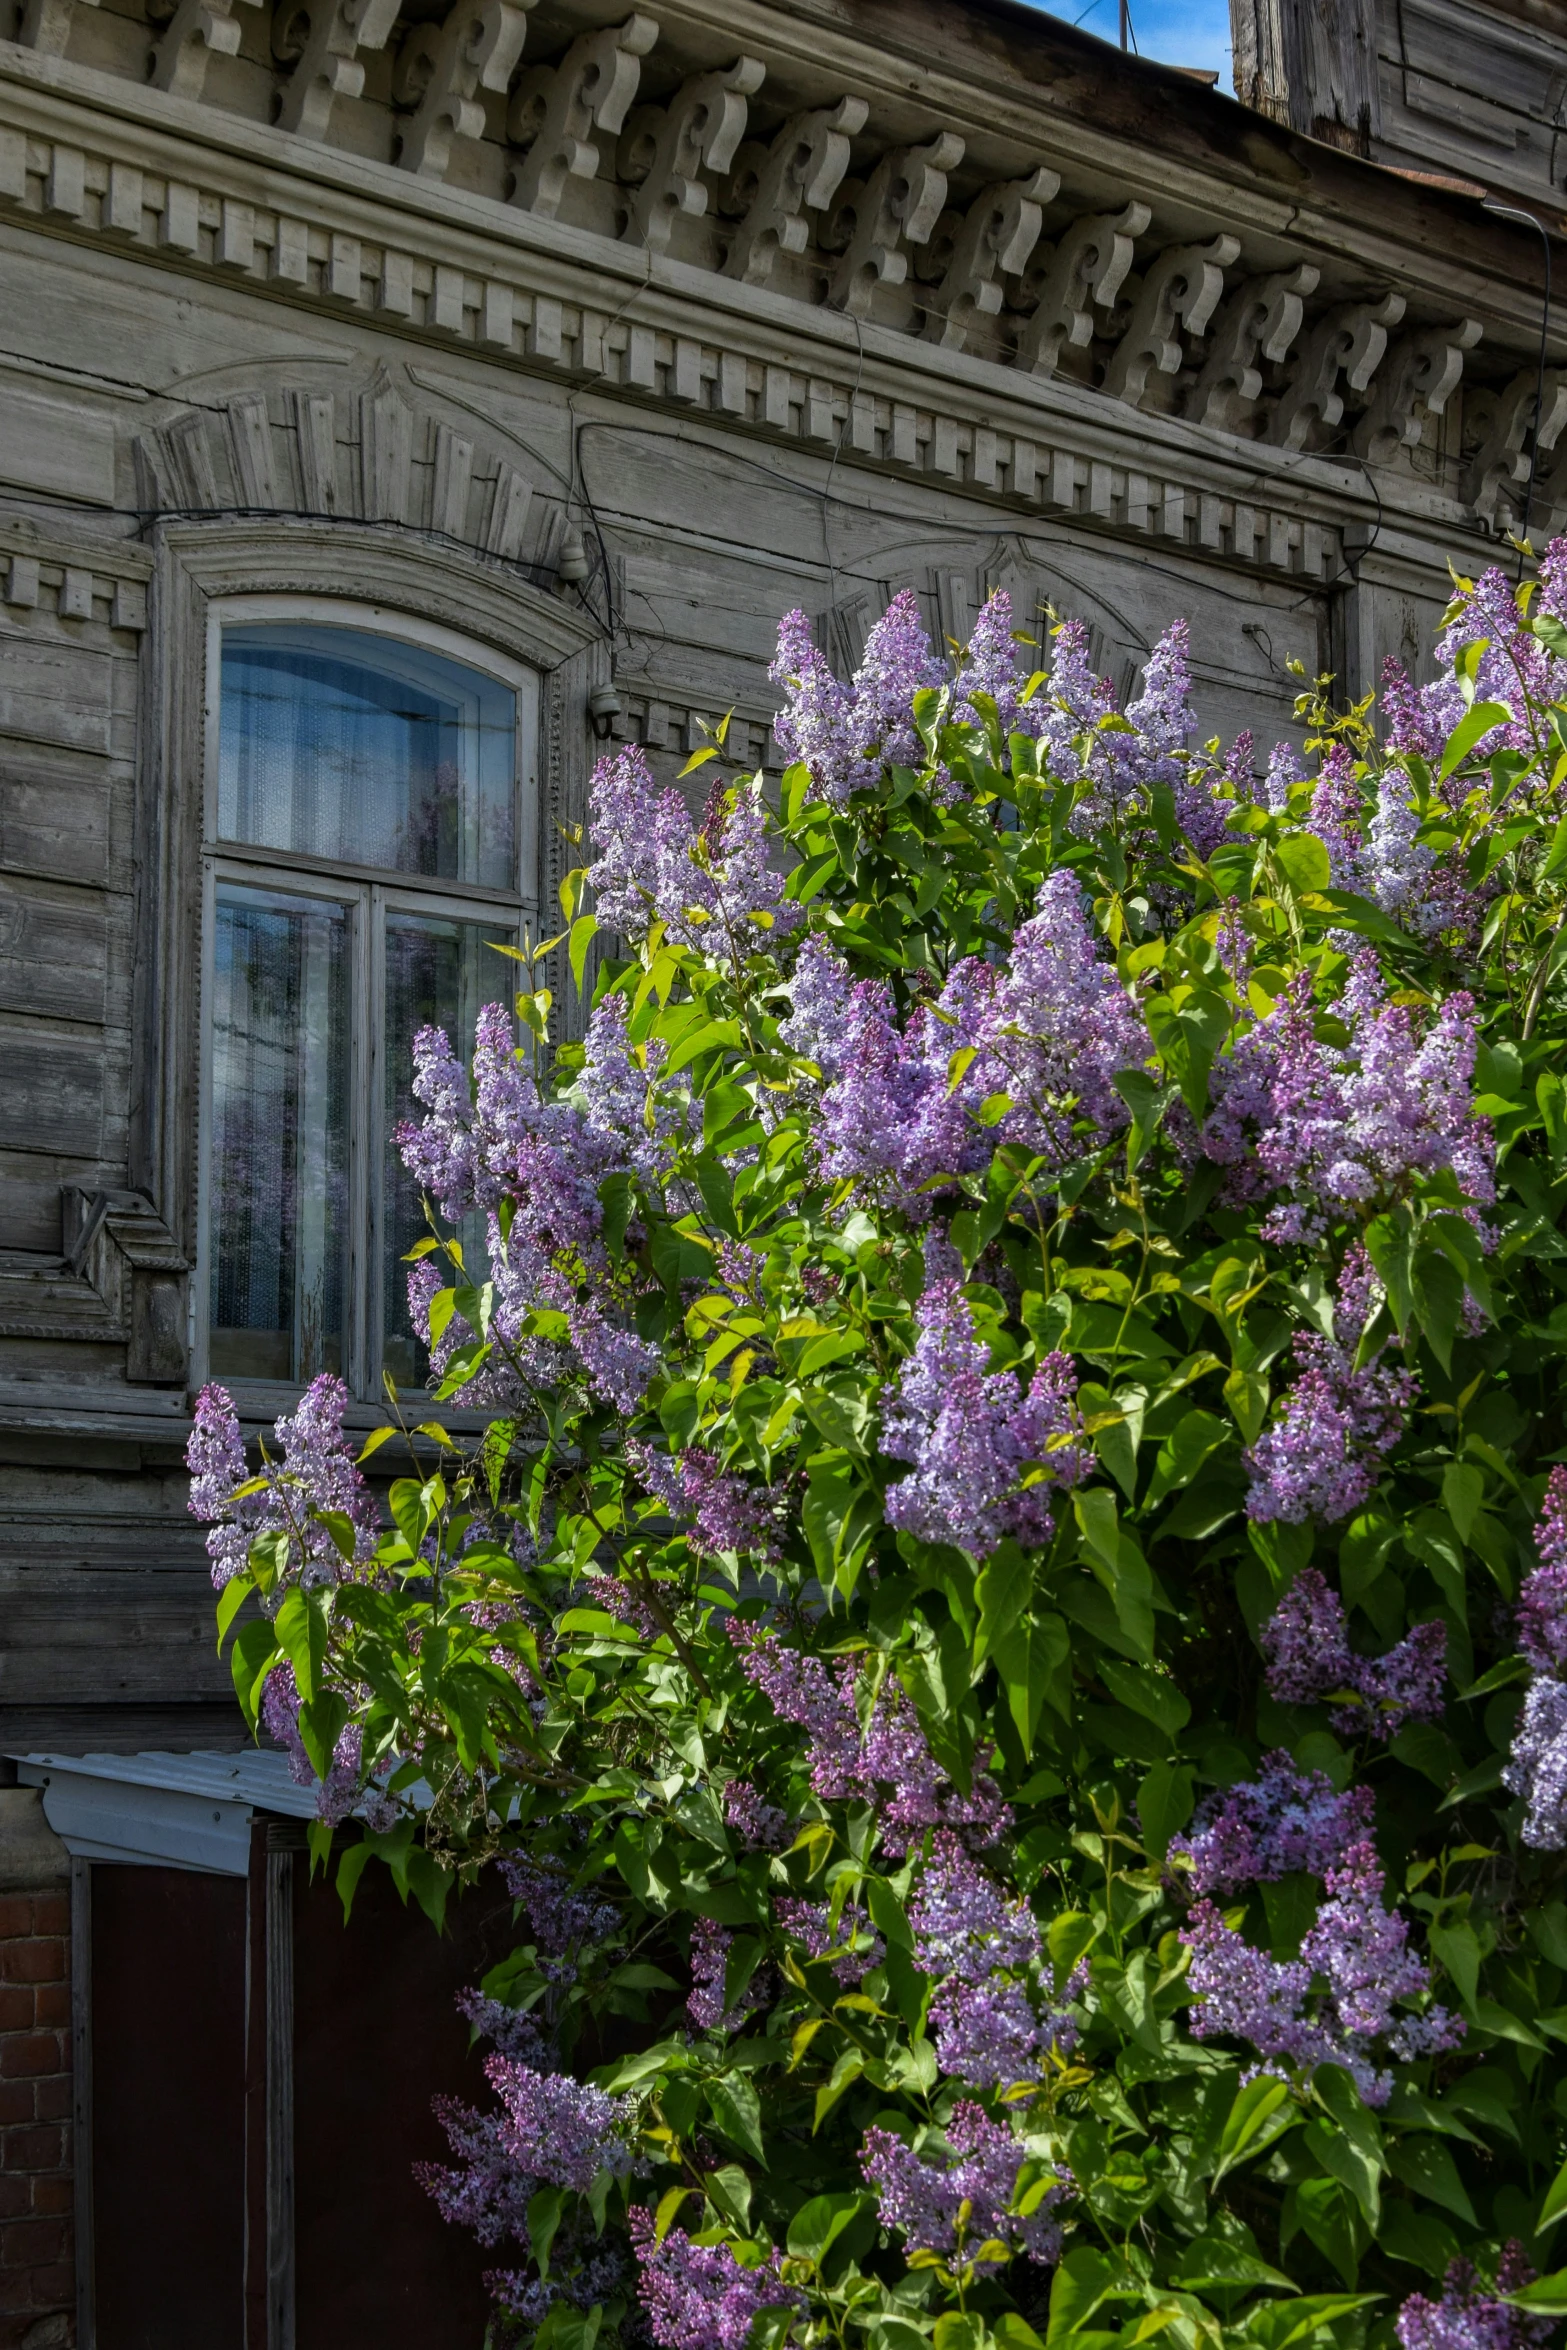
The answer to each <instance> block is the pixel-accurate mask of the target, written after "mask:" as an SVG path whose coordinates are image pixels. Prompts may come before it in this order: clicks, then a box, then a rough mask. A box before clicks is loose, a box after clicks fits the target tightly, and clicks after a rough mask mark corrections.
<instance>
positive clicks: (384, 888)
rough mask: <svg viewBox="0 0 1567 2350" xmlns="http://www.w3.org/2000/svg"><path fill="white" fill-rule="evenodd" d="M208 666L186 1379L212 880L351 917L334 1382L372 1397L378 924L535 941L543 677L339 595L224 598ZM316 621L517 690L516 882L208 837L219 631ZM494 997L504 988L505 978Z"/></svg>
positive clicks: (425, 625) (381, 1121)
mask: <svg viewBox="0 0 1567 2350" xmlns="http://www.w3.org/2000/svg"><path fill="white" fill-rule="evenodd" d="M206 617H207V627H206V669H205V688H204V696H203V705H202V744H203V759H202V769H203V782H202V793H201V805H202V892H201V905H202V913H201V963H200V971H201V1003H202V1019H201V1074H200V1103H199V1113H198V1120H197V1125H198V1159H197V1177H196V1211H197V1245H196V1267H195V1279H194V1281H193V1282H192V1284H191V1297H190V1319H191V1330H190V1343H191V1360H192V1370H193V1374H194V1384H196V1385H200V1384H202V1383H204V1382H205V1380H206V1379H207V1378H208V1377H209V1376H210V1367H209V1366H210V1339H209V1328H208V1324H209V1315H210V1310H211V1280H212V1231H211V1149H212V1082H213V1037H212V1004H213V957H214V950H215V940H216V900H217V892H218V888H219V886H220V885H221V884H225V883H227V884H230V885H238V886H240V887H247V886H248V887H251V888H257V889H274V890H282V891H286V892H288V893H289V894H290V895H293V896H296V897H317V898H321V899H325V900H328V901H330V902H331V903H334V904H337V905H342V906H345V907H346V908H347V909H348V918H349V924H350V937H349V973H350V977H349V986H350V991H351V1010H350V1017H349V1034H350V1051H351V1062H350V1070H349V1087H350V1100H351V1102H352V1104H353V1109H352V1113H351V1123H350V1130H349V1166H348V1202H349V1206H348V1217H349V1233H348V1266H347V1305H346V1313H345V1320H346V1323H347V1327H346V1328H345V1330H344V1332H343V1349H342V1366H343V1367H342V1375H343V1378H344V1380H345V1382H346V1384H347V1386H348V1389H349V1393H350V1395H351V1396H353V1397H354V1398H355V1399H356V1401H360V1402H363V1403H374V1402H376V1401H377V1400H378V1399H379V1394H380V1371H381V1364H382V1361H383V1359H384V1343H383V1341H384V1332H383V1327H382V1320H383V1304H384V1291H383V1279H384V1276H383V1267H382V1262H381V1251H382V1247H383V1238H382V1229H381V1226H382V1216H383V1212H384V1202H383V1199H382V1196H381V1194H382V1184H381V1179H380V1178H381V1169H382V1167H383V1166H384V1164H385V1146H386V1135H385V1109H384V1098H385V1071H384V1068H383V1066H382V1060H381V1053H382V1044H383V1037H384V1031H385V999H384V985H385V951H384V950H385V926H386V916H387V914H388V913H389V912H396V913H403V912H408V913H421V914H426V915H429V916H431V917H433V918H435V919H438V920H449V921H458V922H477V923H483V924H489V925H490V926H492V927H495V928H500V927H502V926H503V925H504V927H506V928H507V929H508V930H509V931H510V932H511V935H512V938H513V941H514V942H515V943H520V942H521V939H522V937H523V936H524V935H529V936H531V937H532V938H533V939H534V941H535V943H537V941H538V939H539V935H540V932H539V908H538V905H537V903H536V901H535V899H534V897H533V896H532V894H531V892H530V891H529V890H528V889H527V888H526V887H525V886H523V884H524V880H525V878H526V879H531V878H532V877H533V876H535V875H536V874H537V872H538V855H539V829H538V828H539V807H540V797H541V793H540V775H539V712H540V701H541V694H542V680H541V675H540V671H539V670H538V669H536V668H534V667H533V666H531V665H530V664H528V663H526V662H521V661H515V660H511V659H509V658H507V656H505V655H504V654H501V653H498V652H496V651H495V650H494V649H493V648H492V647H490V646H488V645H486V644H483V643H481V642H476V641H475V640H473V639H471V638H469V637H466V636H464V635H463V634H462V633H461V632H460V631H457V630H454V629H449V628H443V627H440V626H438V625H436V624H434V623H432V622H425V621H423V620H421V619H419V618H418V617H417V616H415V615H413V614H411V613H408V612H405V611H402V610H399V609H397V608H395V607H393V606H388V605H382V604H372V603H365V602H353V601H350V600H348V599H346V598H343V597H337V596H311V595H290V594H276V595H233V596H216V597H213V598H212V599H211V600H210V601H209V603H208V606H207V616H206ZM299 623H313V624H315V625H317V626H321V627H325V628H337V629H352V630H356V631H359V632H361V633H363V634H367V635H373V636H379V637H381V638H389V639H391V640H393V641H394V642H401V643H404V644H407V645H409V646H411V647H413V648H415V649H417V650H419V651H422V652H431V653H440V654H444V655H445V656H446V657H447V658H448V659H449V660H453V661H458V662H461V663H462V664H463V666H464V667H465V668H468V669H471V670H473V671H475V672H477V673H478V674H479V675H481V676H484V677H488V678H491V679H493V680H494V681H495V682H496V683H497V684H499V685H502V686H504V687H506V688H507V690H508V691H509V692H510V693H511V694H512V696H513V706H514V708H515V710H516V713H517V738H516V755H515V762H514V776H515V793H516V798H515V802H514V807H515V838H516V854H515V862H514V868H513V870H514V874H515V875H516V877H517V882H518V886H517V887H516V888H514V889H509V890H502V889H495V888H489V887H485V886H482V885H480V884H477V883H472V882H460V881H450V880H443V879H441V878H439V877H434V876H426V875H423V874H419V875H413V874H405V873H398V872H394V871H390V870H386V869H383V868H379V867H371V866H362V865H354V864H348V863H341V862H338V861H336V860H333V859H330V858H319V857H310V856H306V855H302V854H299V853H296V852H293V851H287V850H277V849H269V848H262V847H252V846H250V845H249V844H247V843H244V842H235V841H224V840H220V839H219V838H218V835H217V807H218V741H219V728H220V721H221V713H222V653H223V631H224V629H225V628H237V627H246V626H258V625H260V626H265V625H268V624H279V625H286V624H299ZM496 992H497V994H499V995H502V996H504V995H506V994H508V993H509V992H510V988H509V986H508V983H507V979H506V978H505V977H504V976H502V977H500V978H499V979H498V981H497V990H496ZM226 1383H227V1384H228V1385H229V1386H230V1388H231V1389H232V1390H233V1392H234V1394H235V1397H236V1400H237V1401H240V1402H241V1403H243V1402H245V1401H250V1402H251V1403H252V1404H253V1405H254V1406H255V1407H256V1408H257V1409H259V1410H261V1411H263V1412H266V1411H272V1410H276V1409H277V1408H279V1406H280V1405H281V1404H282V1403H284V1402H286V1401H287V1400H288V1399H290V1398H292V1397H293V1396H294V1395H296V1394H297V1393H298V1392H299V1383H298V1382H297V1381H293V1380H261V1379H237V1378H232V1379H228V1380H227V1382H226Z"/></svg>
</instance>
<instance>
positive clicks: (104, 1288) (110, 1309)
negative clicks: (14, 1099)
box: [62, 1183, 190, 1387]
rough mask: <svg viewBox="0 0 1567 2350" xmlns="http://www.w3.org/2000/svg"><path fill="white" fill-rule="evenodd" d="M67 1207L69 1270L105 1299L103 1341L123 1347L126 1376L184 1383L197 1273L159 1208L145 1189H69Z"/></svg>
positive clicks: (64, 1198) (144, 1381) (160, 1383)
mask: <svg viewBox="0 0 1567 2350" xmlns="http://www.w3.org/2000/svg"><path fill="white" fill-rule="evenodd" d="M62 1208H63V1213H64V1225H65V1231H64V1238H65V1265H66V1269H67V1271H68V1272H69V1273H71V1274H73V1275H74V1276H75V1277H76V1278H77V1279H78V1280H79V1281H80V1282H81V1283H83V1284H84V1285H85V1286H86V1287H88V1288H90V1289H91V1290H92V1291H93V1292H94V1294H95V1295H96V1296H97V1298H98V1300H99V1301H100V1304H101V1307H102V1311H103V1319H104V1328H103V1331H102V1333H101V1335H102V1336H104V1337H105V1338H110V1339H121V1340H123V1341H124V1344H125V1348H126V1366H125V1367H126V1376H127V1377H128V1378H129V1379H131V1380H132V1381H137V1382H140V1383H142V1384H144V1385H149V1386H157V1387H178V1386H181V1385H183V1383H184V1379H185V1372H186V1362H187V1353H186V1310H187V1308H186V1284H187V1281H188V1279H189V1274H190V1267H189V1265H188V1264H187V1263H186V1260H185V1255H184V1251H183V1250H182V1249H181V1247H180V1245H179V1243H178V1241H177V1240H176V1239H175V1237H174V1235H173V1233H172V1232H171V1231H170V1230H169V1228H168V1226H167V1225H166V1224H165V1223H164V1221H163V1219H162V1217H161V1216H160V1215H159V1214H158V1212H157V1210H156V1208H154V1207H153V1205H152V1203H151V1201H150V1200H148V1199H145V1198H144V1197H143V1196H142V1194H141V1193H140V1192H139V1191H82V1190H79V1189H78V1188H77V1186H76V1185H75V1184H69V1183H68V1184H67V1185H66V1186H65V1187H64V1191H63V1193H62ZM86 1334H87V1333H86V1332H84V1333H83V1335H86ZM94 1335H97V1333H94Z"/></svg>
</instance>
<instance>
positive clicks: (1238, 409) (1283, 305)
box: [1186, 261, 1322, 434]
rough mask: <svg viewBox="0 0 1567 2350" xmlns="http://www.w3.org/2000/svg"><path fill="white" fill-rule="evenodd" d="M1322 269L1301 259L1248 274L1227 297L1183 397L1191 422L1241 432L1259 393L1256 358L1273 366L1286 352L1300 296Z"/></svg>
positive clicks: (1299, 313) (1299, 314) (1296, 328)
mask: <svg viewBox="0 0 1567 2350" xmlns="http://www.w3.org/2000/svg"><path fill="white" fill-rule="evenodd" d="M1321 274H1322V273H1321V271H1320V270H1319V269H1318V268H1317V267H1316V265H1315V263H1313V262H1310V261H1302V262H1301V263H1300V265H1299V267H1298V268H1295V269H1279V270H1275V271H1274V272H1273V273H1272V274H1271V275H1270V276H1268V277H1254V278H1251V279H1249V280H1248V281H1247V283H1246V284H1245V285H1243V286H1242V287H1241V288H1240V289H1239V291H1238V292H1237V293H1235V294H1233V295H1232V296H1231V297H1230V299H1229V301H1228V302H1226V304H1225V305H1224V308H1223V310H1222V311H1221V312H1220V314H1219V318H1218V322H1217V324H1216V325H1215V327H1214V330H1213V345H1212V348H1211V349H1210V351H1209V354H1208V358H1207V360H1206V362H1205V364H1204V367H1203V371H1202V373H1201V375H1200V376H1199V377H1198V378H1197V381H1196V383H1195V384H1194V385H1193V386H1192V395H1191V398H1190V400H1189V401H1188V402H1187V406H1186V413H1187V415H1188V416H1189V417H1190V418H1191V420H1192V422H1193V423H1194V424H1210V425H1214V426H1216V427H1217V428H1218V430H1219V431H1220V432H1232V433H1238V434H1244V433H1246V431H1247V430H1248V427H1249V426H1250V423H1251V419H1252V416H1253V414H1254V412H1255V410H1256V406H1257V402H1258V401H1259V399H1260V398H1261V397H1262V371H1261V367H1260V365H1259V362H1260V361H1262V360H1264V359H1266V360H1269V361H1271V362H1272V363H1273V364H1274V365H1275V366H1277V365H1278V363H1279V362H1280V361H1281V360H1283V359H1287V358H1288V357H1289V354H1290V350H1291V348H1292V346H1293V344H1294V341H1295V337H1296V336H1297V335H1298V334H1299V332H1300V324H1301V320H1302V318H1303V317H1304V316H1305V310H1306V302H1305V297H1306V296H1307V295H1308V294H1314V293H1315V292H1316V290H1317V280H1318V278H1319V277H1320V276H1321Z"/></svg>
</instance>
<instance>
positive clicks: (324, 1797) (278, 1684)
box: [261, 1663, 401, 1833]
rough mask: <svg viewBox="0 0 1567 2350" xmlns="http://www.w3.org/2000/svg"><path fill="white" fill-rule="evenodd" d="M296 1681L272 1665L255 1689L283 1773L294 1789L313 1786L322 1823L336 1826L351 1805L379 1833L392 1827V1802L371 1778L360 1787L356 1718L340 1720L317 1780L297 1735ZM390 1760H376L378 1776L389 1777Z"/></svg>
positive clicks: (395, 1816) (395, 1815)
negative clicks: (284, 1759)
mask: <svg viewBox="0 0 1567 2350" xmlns="http://www.w3.org/2000/svg"><path fill="white" fill-rule="evenodd" d="M300 1702H301V1701H300V1695H299V1685H298V1683H297V1682H296V1681H295V1679H294V1668H293V1666H292V1665H291V1664H286V1663H285V1664H280V1665H274V1666H273V1668H272V1670H271V1672H270V1673H269V1674H268V1675H267V1679H266V1686H265V1688H264V1689H263V1690H262V1693H261V1723H262V1727H263V1729H264V1730H265V1731H266V1733H267V1736H268V1737H269V1738H270V1739H272V1740H273V1742H274V1744H276V1745H278V1746H280V1747H281V1748H282V1749H283V1752H284V1753H285V1754H286V1755H287V1756H288V1772H289V1777H290V1778H291V1779H292V1780H293V1782H294V1784H295V1786H296V1787H313V1788H314V1789H315V1791H316V1816H317V1818H318V1819H322V1820H325V1821H326V1823H327V1825H328V1827H331V1828H336V1827H340V1826H341V1825H342V1823H343V1821H344V1820H346V1819H347V1818H348V1816H349V1814H350V1812H352V1811H353V1810H354V1809H355V1807H356V1806H357V1807H358V1808H359V1809H360V1810H361V1811H362V1812H363V1814H364V1819H365V1824H366V1826H367V1827H369V1828H371V1829H372V1830H375V1831H376V1832H378V1833H384V1832H385V1831H386V1830H388V1829H390V1828H394V1827H395V1826H396V1825H397V1822H398V1820H399V1818H400V1817H401V1814H400V1812H399V1810H398V1807H397V1805H396V1804H395V1803H394V1802H393V1801H392V1800H391V1799H390V1797H388V1796H387V1795H385V1794H384V1793H382V1792H381V1791H380V1790H379V1789H378V1787H377V1785H376V1781H375V1779H374V1778H372V1780H371V1783H370V1785H369V1786H368V1787H366V1788H364V1789H363V1790H361V1788H360V1784H359V1764H360V1755H361V1750H362V1745H363V1737H364V1733H363V1732H362V1730H361V1729H360V1726H359V1724H358V1723H357V1722H345V1724H344V1725H343V1728H342V1729H341V1730H340V1731H339V1733H338V1739H337V1744H336V1745H335V1746H334V1748H333V1749H332V1767H331V1769H330V1770H329V1771H328V1772H327V1775H326V1777H325V1778H324V1779H323V1778H322V1777H321V1776H320V1775H319V1773H318V1772H317V1770H316V1766H315V1764H314V1763H313V1762H312V1761H311V1759H310V1757H309V1755H308V1754H307V1753H306V1752H305V1742H304V1740H303V1738H302V1737H301V1736H300V1734H299V1708H300ZM391 1771H392V1766H391V1764H390V1763H389V1762H388V1763H382V1764H381V1765H380V1766H379V1771H378V1776H379V1777H380V1778H381V1779H383V1780H384V1779H387V1778H390V1776H391Z"/></svg>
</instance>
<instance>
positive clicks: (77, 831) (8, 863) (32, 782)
mask: <svg viewBox="0 0 1567 2350" xmlns="http://www.w3.org/2000/svg"><path fill="white" fill-rule="evenodd" d="M0 869H3V870H4V871H5V872H7V873H40V874H45V875H47V876H49V877H50V878H52V879H53V880H56V881H81V882H88V883H90V884H92V885H93V886H94V887H95V888H99V889H101V888H102V887H103V885H104V883H105V882H106V881H107V880H108V878H109V776H108V771H107V769H104V770H102V771H100V772H99V773H97V774H94V775H81V776H74V775H50V774H48V773H46V772H45V771H44V770H43V769H41V768H37V767H19V766H16V765H15V764H14V763H13V762H12V761H11V760H10V759H8V758H7V757H6V756H5V754H4V753H3V752H0Z"/></svg>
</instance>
